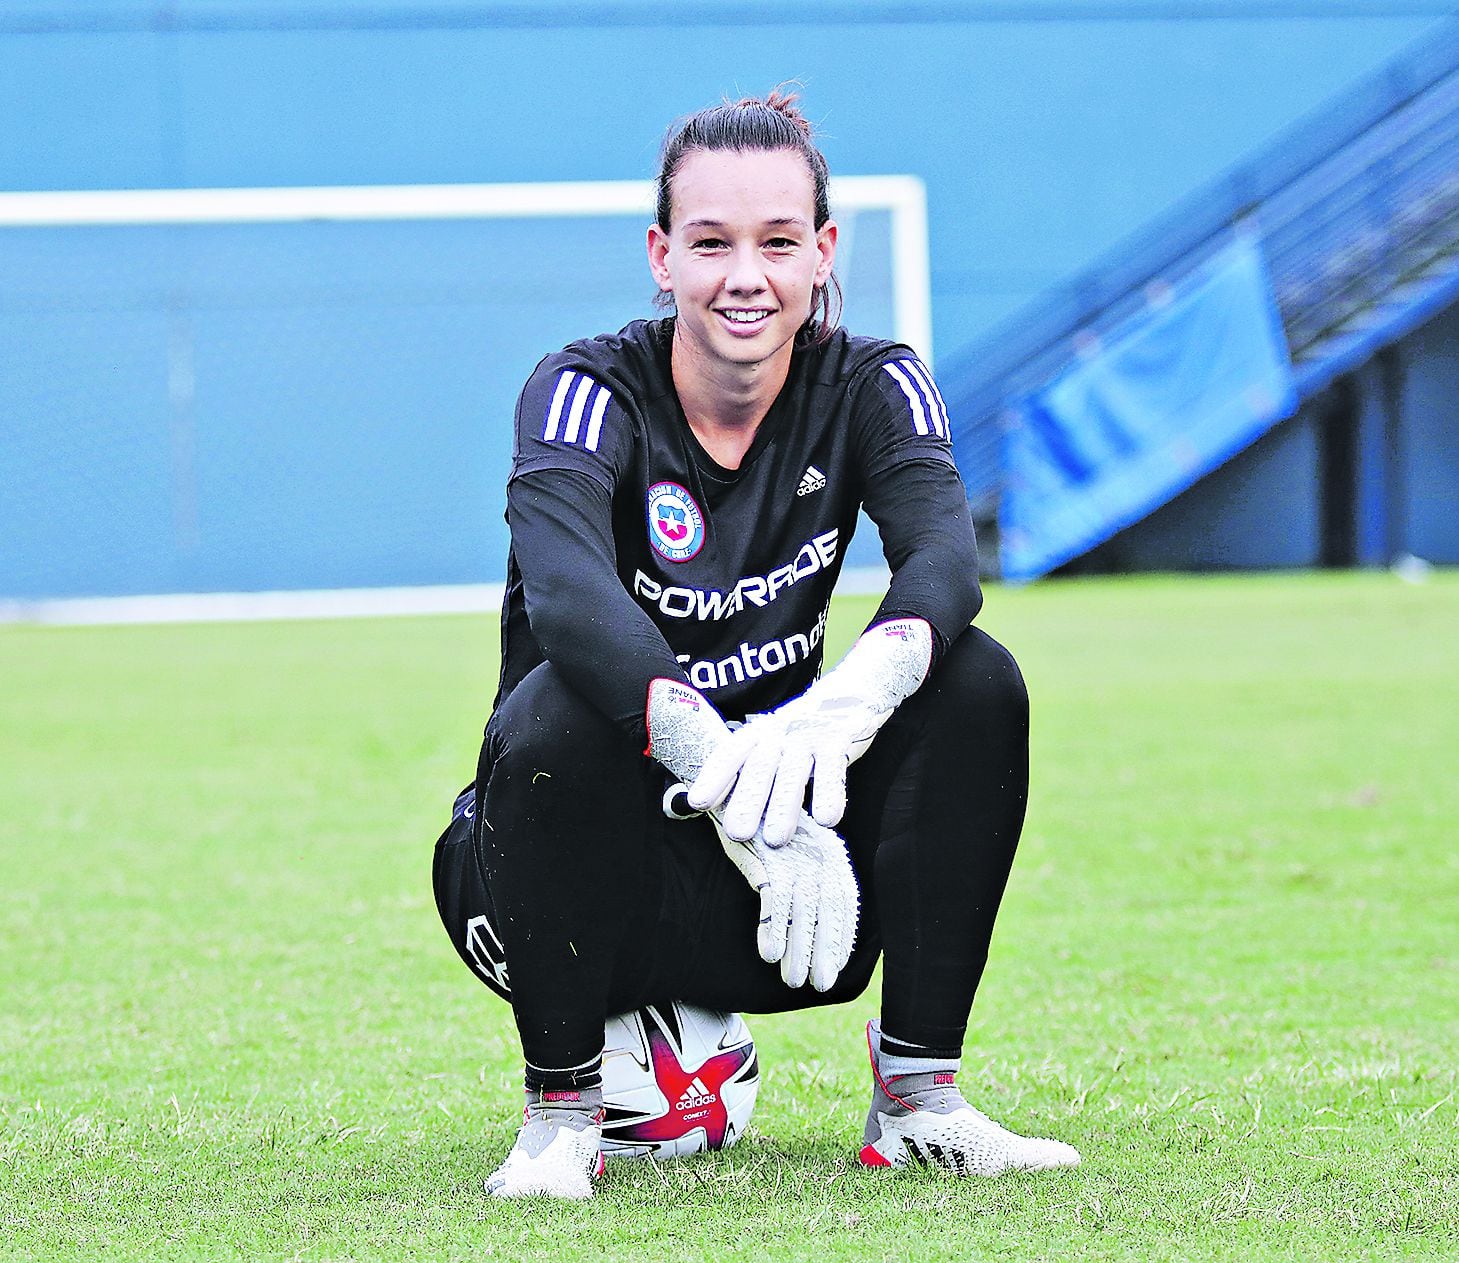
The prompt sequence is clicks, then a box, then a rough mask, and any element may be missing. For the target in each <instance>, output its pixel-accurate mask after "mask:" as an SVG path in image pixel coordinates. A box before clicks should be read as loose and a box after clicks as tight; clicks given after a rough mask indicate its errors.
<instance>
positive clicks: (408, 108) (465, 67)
mask: <svg viewBox="0 0 1459 1263" xmlns="http://www.w3.org/2000/svg"><path fill="white" fill-rule="evenodd" d="M1452 7H1453V6H1451V5H1448V4H1440V3H1424V2H1423V0H1408V2H1405V0H1393V2H1391V3H1379V2H1376V0H1374V2H1370V3H1364V2H1360V0H1247V2H1244V3H1243V2H1241V0H1226V2H1219V3H1218V2H1216V0H1211V2H1210V3H1199V2H1196V0H1191V2H1189V3H1174V2H1172V0H1125V2H1123V3H1114V2H1109V3H1106V2H1103V0H1078V2H1076V0H1068V2H1065V3H1059V2H1054V0H1022V2H1020V0H1005V2H1002V3H994V2H991V0H990V2H986V3H980V2H978V0H962V2H949V3H927V4H917V5H910V6H909V5H892V4H883V3H866V4H852V3H839V2H835V0H833V2H830V3H825V4H808V3H792V2H790V0H783V2H781V3H777V4H769V3H764V2H762V0H743V2H742V3H738V4H733V5H731V4H724V3H719V2H718V0H706V2H704V3H693V4H681V5H677V6H667V5H662V4H648V3H645V2H641V0H619V2H617V3H612V4H606V5H585V4H579V3H565V2H560V3H541V4H531V5H529V4H488V3H479V2H473V3H468V2H466V0H434V2H433V3H407V2H405V0H399V2H396V3H385V2H383V0H382V2H379V3H367V2H365V0H291V2H284V0H257V2H256V3H251V4H243V3H228V2H226V0H173V2H171V3H143V2H141V0H69V2H68V3H59V2H44V0H12V2H11V3H8V4H7V5H6V6H5V8H4V9H3V10H0V189H4V190H44V189H126V188H178V187H219V186H255V185H264V186H273V185H334V184H348V185H353V184H397V183H452V182H477V181H490V182H496V181H539V180H587V179H604V180H610V179H611V180H617V179H641V178H646V177H648V176H650V175H651V174H652V172H653V167H654V161H655V157H656V152H657V148H658V144H659V141H660V138H661V136H662V133H663V129H664V126H665V124H666V123H667V122H668V121H669V120H670V119H672V118H673V117H675V116H676V115H679V114H682V113H685V112H687V111H690V110H692V109H694V108H697V107H699V106H701V105H703V104H706V103H708V102H711V101H713V100H715V99H717V98H719V97H720V96H721V95H723V94H731V95H733V94H737V93H741V92H746V93H749V92H754V93H760V92H763V91H764V90H765V89H766V88H768V87H769V86H771V85H773V84H776V83H779V82H781V81H784V80H787V79H798V80H800V81H801V82H802V83H803V85H804V99H805V104H806V107H807V109H808V112H809V113H811V114H812V115H813V116H814V117H815V118H816V119H818V120H819V121H820V122H821V124H822V126H823V129H824V133H825V135H824V145H825V149H826V152H827V155H828V158H829V160H830V163H831V166H832V169H833V171H834V172H835V173H837V174H848V175H849V174H885V173H900V172H909V173H913V174H916V175H919V176H921V177H922V178H923V179H925V181H926V184H927V190H928V199H929V213H930V233H931V248H932V283H933V314H934V328H935V335H936V345H937V348H938V359H939V363H941V362H942V361H943V360H956V358H957V357H958V356H959V355H960V354H964V355H965V354H966V353H967V351H968V348H970V347H973V346H977V345H984V343H983V342H982V341H981V340H982V339H985V338H986V337H987V335H988V334H989V333H990V331H991V330H993V329H994V328H996V327H1002V326H1001V325H1000V322H1003V321H1006V320H1007V319H1009V318H1010V317H1013V316H1014V315H1015V313H1018V312H1020V311H1026V310H1028V305H1029V304H1030V303H1032V302H1034V301H1035V300H1037V299H1038V298H1039V296H1040V295H1041V294H1044V293H1045V292H1046V291H1047V290H1048V289H1049V288H1050V287H1051V286H1056V285H1058V284H1059V283H1060V282H1061V281H1063V280H1065V279H1066V278H1068V277H1069V276H1070V275H1072V274H1074V273H1076V272H1078V271H1079V269H1081V268H1082V267H1086V266H1088V265H1089V264H1090V263H1091V261H1093V260H1095V259H1097V258H1099V257H1101V256H1102V255H1103V254H1104V252H1106V251H1109V250H1110V249H1111V248H1113V247H1115V246H1116V244H1117V243H1119V242H1120V241H1121V240H1122V239H1124V238H1125V237H1126V236H1127V235H1128V234H1130V233H1131V232H1133V231H1134V230H1136V229H1137V228H1138V227H1139V226H1140V225H1142V224H1144V223H1145V222H1146V221H1148V220H1150V219H1151V217H1152V216H1155V215H1157V214H1158V213H1159V212H1161V211H1162V210H1165V209H1166V208H1168V207H1170V206H1172V205H1173V204H1175V203H1177V202H1178V201H1179V199H1181V198H1182V197H1184V196H1187V195H1189V194H1190V193H1191V192H1192V191H1193V190H1197V189H1199V188H1201V187H1202V186H1203V185H1204V184H1206V183H1207V182H1208V181H1210V180H1211V179H1212V178H1213V177H1214V176H1216V175H1218V174H1219V173H1220V172H1222V171H1224V170H1226V169H1228V168H1231V167H1232V166H1233V165H1236V164H1239V163H1240V162H1241V161H1242V160H1243V159H1244V158H1245V157H1246V156H1247V155H1248V154H1250V153H1251V152H1253V151H1255V150H1257V149H1259V148H1260V147H1261V146H1262V145H1264V144H1266V143H1268V142H1269V141H1271V140H1272V138H1273V137H1275V136H1277V135H1279V134H1280V133H1281V132H1282V129H1283V128H1285V127H1287V126H1288V125H1290V124H1291V123H1293V121H1294V120H1296V119H1299V118H1301V117H1303V116H1305V115H1308V114H1310V113H1311V112H1313V111H1316V110H1319V109H1320V108H1321V107H1323V106H1324V104H1325V103H1327V102H1329V101H1331V100H1333V99H1336V98H1338V97H1340V96H1341V94H1342V93H1343V92H1344V91H1345V90H1349V89H1351V87H1352V86H1353V85H1354V84H1355V83H1358V82H1359V81H1361V80H1362V79H1363V78H1364V77H1365V76H1368V75H1371V74H1372V73H1373V72H1374V71H1375V70H1377V69H1379V68H1380V67H1382V66H1384V65H1385V64H1387V63H1389V62H1390V61H1391V59H1393V58H1395V57H1399V56H1400V55H1401V53H1402V51H1403V50H1404V49H1405V47H1407V46H1409V45H1410V44H1411V43H1412V42H1413V41H1416V40H1421V39H1423V38H1424V37H1431V36H1432V34H1433V32H1434V30H1435V28H1436V24H1437V23H1439V22H1440V20H1441V19H1442V18H1443V17H1444V16H1445V15H1447V14H1449V13H1450V12H1451V10H1452ZM504 241H505V239H504V238H500V237H493V236H491V235H486V236H483V235H480V234H478V233H474V232H473V231H472V230H471V229H470V228H469V227H467V226H462V225H442V224H415V225H388V226H381V225H358V226H354V227H351V228H346V229H331V230H329V231H328V232H327V233H326V232H324V231H323V230H321V229H319V228H318V227H314V226H308V225H304V226H297V227H293V228H278V227H260V226H252V227H249V226H238V227H227V228H215V229H208V230H200V229H162V228H158V229H145V230H139V229H85V230H78V229H13V228H12V229H0V409H3V413H4V423H3V430H0V470H3V486H0V541H3V543H0V597H11V598H41V597H59V596H76V595H116V594H130V593H148V592H200V591H224V590H253V589H269V588H331V587H354V586H382V585H399V584H434V583H477V582H491V581H495V580H499V579H500V578H501V576H502V571H503V561H504V556H505V534H504V528H503V526H502V523H501V509H502V503H503V499H502V492H501V482H502V477H503V473H504V470H505V461H506V455H507V450H508V443H509V432H510V406H511V401H512V399H513V397H514V395H515V392H516V390H517V388H518V386H519V385H520V382H521V381H522V379H523V378H524V377H525V376H526V374H527V373H528V372H530V370H531V367H532V365H533V363H534V362H535V361H536V359H537V358H538V357H539V356H540V355H541V354H542V353H544V352H545V351H547V350H549V349H551V348H552V347H554V346H557V345H560V344H561V343H562V342H563V341H565V340H567V339H569V338H571V337H573V336H578V335H581V334H584V333H590V332H597V331H599V330H601V329H602V328H605V327H610V326H616V325H618V324H621V323H623V322H624V321H626V320H628V319H631V318H634V317H636V316H639V315H644V314H647V313H648V297H649V294H650V287H649V285H648V282H647V278H646V276H645V275H644V274H643V272H642V263H641V234H640V229H639V228H638V227H637V226H634V225H630V224H625V222H624V221H622V220H603V221H596V220H588V221H563V222H562V223H558V224H555V225H551V226H539V228H538V229H537V230H536V231H535V232H534V233H526V234H524V235H519V236H518V237H515V238H512V240H511V241H510V243H509V244H504ZM583 278H588V280H590V281H591V284H590V285H584V284H583ZM585 290H591V291H592V293H593V294H594V295H596V294H599V293H607V294H611V295H613V297H612V298H611V299H610V300H607V301H605V300H602V299H600V298H597V297H584V293H583V291H585ZM1424 336H1426V337H1427V338H1428V339H1429V341H1430V343H1432V344H1433V346H1432V347H1431V348H1430V352H1431V355H1432V356H1433V357H1437V360H1436V362H1442V363H1450V362H1452V360H1453V358H1454V356H1453V348H1452V347H1451V346H1450V343H1451V342H1452V341H1453V339H1452V338H1450V337H1449V335H1448V334H1447V333H1444V332H1443V330H1442V329H1440V330H1439V332H1435V331H1434V328H1430V329H1429V330H1428V331H1427V332H1426V333H1425V334H1424ZM1446 371H1447V370H1446ZM1420 376H1421V377H1422V374H1420ZM1447 380H1448V379H1447V378H1446V377H1444V375H1443V373H1442V372H1441V373H1440V374H1439V376H1438V378H1435V379H1433V381H1434V382H1437V383H1438V384H1437V385H1435V384H1433V382H1430V384H1429V385H1428V386H1426V387H1425V389H1426V390H1427V392H1428V396H1429V397H1430V398H1429V402H1428V403H1427V404H1425V405H1424V415H1425V416H1427V417H1430V418H1432V420H1431V428H1434V429H1435V430H1436V432H1438V431H1440V430H1442V431H1443V433H1444V434H1448V433H1450V432H1451V431H1452V423H1450V422H1449V421H1448V419H1447V418H1448V410H1449V408H1450V407H1451V406H1452V405H1451V402H1450V401H1449V399H1448V398H1446V396H1445V389H1444V387H1443V383H1444V382H1445V381H1447ZM1419 393H1420V394H1422V393H1423V392H1422V391H1420V392H1419ZM1299 421H1300V418H1299ZM1293 432H1294V433H1295V431H1293ZM1280 434H1281V432H1280V431H1279V432H1278V437H1277V439H1276V440H1275V445H1274V446H1273V447H1272V448H1271V449H1270V453H1269V455H1268V457H1266V458H1264V459H1265V460H1267V461H1268V462H1269V463H1268V464H1265V465H1263V466H1262V471H1263V472H1260V473H1259V474H1254V475H1253V476H1252V477H1250V478H1248V479H1247V480H1246V481H1245V482H1244V483H1243V488H1242V492H1241V495H1240V496H1239V497H1237V498H1238V500H1240V501H1241V503H1240V504H1238V506H1237V508H1238V510H1239V512H1238V513H1237V514H1236V516H1235V517H1234V518H1232V519H1231V524H1230V525H1229V527H1228V528H1227V529H1228V530H1229V531H1230V532H1234V533H1235V534H1236V535H1241V534H1242V533H1243V532H1244V533H1245V536H1246V537H1249V541H1250V543H1251V547H1250V548H1248V549H1247V551H1246V552H1245V553H1243V552H1242V549H1241V548H1240V547H1233V549H1232V551H1231V552H1230V553H1229V554H1227V555H1226V559H1228V560H1230V559H1234V561H1235V563H1240V562H1241V561H1242V560H1243V559H1244V560H1246V561H1249V562H1250V564H1312V563H1313V562H1315V561H1317V560H1319V558H1318V556H1317V547H1318V545H1317V543H1316V542H1315V536H1314V535H1313V528H1312V523H1311V518H1312V513H1315V512H1317V510H1316V509H1312V510H1311V511H1310V512H1309V511H1308V510H1305V509H1303V510H1301V511H1289V512H1286V513H1285V514H1284V513H1283V512H1280V511H1279V512H1272V511H1271V505H1277V506H1282V505H1287V506H1290V502H1291V494H1292V487H1291V477H1290V471H1292V470H1305V469H1306V468H1307V464H1310V461H1309V460H1308V457H1307V456H1304V454H1303V451H1302V450H1300V449H1301V443H1300V441H1299V440H1291V439H1282V438H1281V437H1280ZM1440 442H1441V448H1442V451H1443V452H1445V453H1449V452H1451V451H1452V450H1453V448H1454V443H1453V440H1452V439H1451V438H1443V439H1441V441H1440ZM1282 443H1287V444H1288V446H1291V445H1292V444H1293V443H1295V444H1296V446H1295V447H1292V451H1291V452H1290V453H1289V454H1288V455H1285V456H1284V455H1282V453H1281V450H1280V449H1281V444H1282ZM1446 459H1447V457H1446ZM1304 462H1307V463H1306V464H1304ZM1284 471H1287V472H1284ZM1303 476H1307V475H1303ZM1447 477H1448V475H1447V474H1444V475H1443V476H1442V477H1441V478H1440V481H1439V482H1438V483H1437V484H1435V487H1434V488H1426V489H1425V497H1426V499H1425V503H1428V499H1427V497H1428V496H1430V495H1431V494H1437V495H1438V496H1439V497H1440V499H1441V502H1442V497H1443V496H1444V494H1445V489H1446V488H1452V486H1453V485H1455V483H1451V482H1447V481H1444V479H1446V478H1447ZM1308 480H1309V481H1310V477H1309V479H1308ZM1263 487H1265V489H1264V490H1263ZM1263 496H1264V497H1267V498H1268V499H1269V500H1270V504H1269V505H1268V506H1267V508H1266V509H1265V510H1264V509H1263V508H1262V506H1261V504H1259V503H1257V504H1253V503H1252V502H1251V501H1252V500H1253V498H1256V500H1260V499H1261V497H1263ZM1229 498H1230V497H1228V496H1222V497H1220V498H1219V500H1218V501H1217V502H1216V507H1215V508H1210V509H1206V508H1201V507H1199V506H1200V502H1199V501H1197V502H1195V503H1196V504H1197V508H1196V509H1193V510H1177V512H1185V513H1186V516H1187V517H1190V516H1191V514H1192V513H1194V515H1195V517H1196V518H1201V520H1202V522H1203V523H1204V525H1202V527H1201V529H1202V530H1209V529H1210V525H1209V522H1207V521H1206V518H1208V517H1209V515H1210V514H1211V513H1218V514H1219V513H1221V512H1224V511H1225V509H1224V508H1222V507H1221V502H1223V501H1226V500H1228V499H1229ZM1425 512H1428V510H1425ZM1202 514H1205V515H1206V518H1202ZM1243 514H1244V516H1243ZM1448 516H1449V517H1452V516H1453V515H1452V514H1449V515H1448ZM1425 520H1427V519H1425ZM1434 520H1435V522H1436V523H1437V524H1436V525H1435V526H1434V527H1433V532H1435V534H1434V540H1435V548H1434V549H1431V550H1430V551H1433V552H1435V553H1436V554H1437V555H1438V556H1439V559H1441V560H1442V559H1444V557H1443V555H1442V554H1443V551H1444V548H1446V547H1448V546H1449V544H1448V541H1449V539H1450V534H1452V532H1451V530H1450V527H1448V526H1445V525H1443V522H1446V521H1447V520H1448V517H1446V516H1445V515H1444V514H1443V513H1442V512H1441V511H1440V510H1438V509H1435V510H1434ZM1191 529H1195V528H1191ZM1180 530H1181V527H1180V522H1179V521H1178V520H1176V519H1171V520H1170V521H1169V522H1167V525H1166V527H1165V534H1163V535H1162V536H1161V537H1160V538H1161V539H1163V540H1165V541H1167V546H1166V547H1165V551H1164V552H1162V551H1161V549H1160V548H1158V547H1156V546H1154V545H1153V544H1152V545H1150V546H1148V547H1147V549H1146V554H1141V553H1140V551H1139V549H1138V548H1132V549H1131V550H1127V551H1128V553H1129V557H1130V558H1132V560H1133V564H1140V563H1141V562H1142V561H1144V562H1146V563H1149V564H1173V565H1180V564H1186V563H1190V562H1191V561H1192V560H1193V554H1192V553H1191V551H1190V550H1189V549H1187V550H1186V551H1185V552H1181V551H1180V550H1179V549H1178V548H1175V549H1173V550H1172V547H1171V546H1169V545H1168V541H1169V540H1170V539H1171V538H1177V539H1178V538H1179V533H1180ZM1171 532H1174V535H1172V534H1171ZM1282 532H1285V535H1283V534H1282ZM1446 532H1449V533H1446ZM1258 540H1267V541H1268V542H1273V541H1274V547H1272V548H1269V549H1267V550H1266V551H1263V550H1262V548H1260V547H1258V546H1257V544H1256V541H1258ZM858 544H859V546H860V548H859V551H858V553H857V554H854V557H855V559H856V560H860V561H866V560H868V559H869V553H868V548H869V546H871V545H874V541H866V540H859V541H858ZM1454 547H1455V549H1456V554H1459V543H1456V544H1455V545H1454ZM873 551H874V550H873ZM1454 559H1459V555H1456V557H1455V558H1454ZM1194 560H1195V561H1196V562H1197V563H1199V561H1200V558H1199V556H1194ZM1218 560H1220V559H1218ZM1358 560H1368V561H1381V560H1387V558H1385V557H1382V556H1379V555H1378V554H1377V553H1374V555H1372V556H1368V557H1362V558H1358Z"/></svg>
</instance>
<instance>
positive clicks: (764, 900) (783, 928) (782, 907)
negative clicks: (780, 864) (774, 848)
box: [756, 865, 794, 968]
mask: <svg viewBox="0 0 1459 1263" xmlns="http://www.w3.org/2000/svg"><path fill="white" fill-rule="evenodd" d="M762 871H763V865H762ZM793 912H794V910H793V908H792V905H791V891H790V890H789V889H788V882H787V881H786V880H785V879H784V877H783V876H782V875H781V874H776V878H775V880H773V881H772V880H767V881H766V884H765V888H764V889H763V890H762V891H761V892H760V930H759V934H758V935H757V937H756V946H757V947H758V948H759V950H760V959H761V960H763V961H765V962H766V963H767V964H771V965H773V964H775V963H776V962H777V961H781V960H784V959H785V952H786V947H787V945H788V944H787V936H788V934H789V925H790V920H791V917H792V915H793ZM782 968H783V966H782Z"/></svg>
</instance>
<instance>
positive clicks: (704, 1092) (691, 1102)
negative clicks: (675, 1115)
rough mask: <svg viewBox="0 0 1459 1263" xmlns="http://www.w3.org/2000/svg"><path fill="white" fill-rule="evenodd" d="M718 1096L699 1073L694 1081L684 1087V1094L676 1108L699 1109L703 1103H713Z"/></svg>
mask: <svg viewBox="0 0 1459 1263" xmlns="http://www.w3.org/2000/svg"><path fill="white" fill-rule="evenodd" d="M717 1099H718V1098H717V1097H716V1096H715V1095H714V1093H713V1092H711V1091H710V1090H709V1089H708V1088H707V1087H705V1086H704V1080H703V1079H701V1078H700V1077H699V1076H698V1075H697V1074H696V1075H695V1076H694V1081H693V1082H692V1083H691V1084H690V1085H689V1086H688V1087H687V1088H685V1089H684V1095H683V1096H681V1097H680V1098H679V1104H678V1105H677V1107H676V1108H678V1109H681V1110H692V1109H698V1108H699V1107H700V1106H701V1105H713V1104H714V1102H715V1101H716V1100H717Z"/></svg>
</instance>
